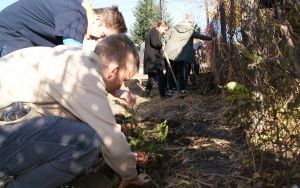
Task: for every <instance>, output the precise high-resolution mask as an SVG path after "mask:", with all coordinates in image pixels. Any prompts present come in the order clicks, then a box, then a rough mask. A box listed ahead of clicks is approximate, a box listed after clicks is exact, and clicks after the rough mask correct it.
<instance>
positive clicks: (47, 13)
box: [0, 0, 127, 57]
mask: <svg viewBox="0 0 300 188" xmlns="http://www.w3.org/2000/svg"><path fill="white" fill-rule="evenodd" d="M126 31H127V28H126V24H125V21H124V18H123V16H122V14H121V13H120V12H119V10H118V8H117V7H107V8H99V9H92V8H91V7H89V6H87V3H85V2H83V0H19V1H17V2H15V3H13V4H12V5H10V6H8V7H6V8H5V9H3V10H2V11H1V12H0V57H3V56H4V55H6V54H8V53H11V52H13V51H16V50H18V49H21V48H26V47H31V46H48V47H54V46H57V45H60V44H67V45H75V46H81V45H82V43H83V39H84V38H86V39H92V40H101V39H102V38H104V37H105V36H108V35H111V34H117V33H125V32H126Z"/></svg>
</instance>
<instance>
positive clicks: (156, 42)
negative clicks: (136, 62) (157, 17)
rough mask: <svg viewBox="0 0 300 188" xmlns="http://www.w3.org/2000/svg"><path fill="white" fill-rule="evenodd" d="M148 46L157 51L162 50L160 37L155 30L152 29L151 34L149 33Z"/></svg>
mask: <svg viewBox="0 0 300 188" xmlns="http://www.w3.org/2000/svg"><path fill="white" fill-rule="evenodd" d="M150 45H151V46H152V47H153V48H157V49H161V48H162V45H163V44H162V41H161V36H160V34H159V32H158V30H156V29H153V30H152V31H151V32H150Z"/></svg>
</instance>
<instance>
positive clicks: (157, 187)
mask: <svg viewBox="0 0 300 188" xmlns="http://www.w3.org/2000/svg"><path fill="white" fill-rule="evenodd" d="M151 183H152V184H153V185H154V186H155V187H156V188H159V185H158V184H157V183H156V182H155V181H154V180H153V179H151Z"/></svg>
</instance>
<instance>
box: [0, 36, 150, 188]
mask: <svg viewBox="0 0 300 188" xmlns="http://www.w3.org/2000/svg"><path fill="white" fill-rule="evenodd" d="M115 49H118V50H115ZM94 52H95V53H93V52H91V51H86V50H83V49H82V48H80V47H71V46H66V45H63V46H57V47H54V48H49V47H31V48H26V49H21V50H18V51H16V52H13V53H11V54H9V55H7V56H5V57H3V58H1V61H2V63H0V86H1V89H0V138H1V139H0V177H3V176H13V179H12V181H10V182H8V184H7V185H6V186H7V187H14V188H34V187H42V188H55V187H58V186H60V185H61V184H63V183H66V182H69V181H71V180H73V179H74V178H76V176H77V175H78V174H80V173H81V172H82V171H84V170H85V169H87V168H88V167H89V165H90V164H91V163H92V162H93V161H94V160H95V159H96V157H97V156H98V154H99V153H102V156H103V158H104V160H105V162H106V163H107V164H108V165H109V166H110V167H111V168H112V169H113V170H114V171H115V172H116V173H118V174H119V175H120V176H121V177H122V182H121V184H120V187H125V186H126V185H128V184H135V185H143V184H144V183H145V180H146V179H145V178H146V176H145V175H144V174H140V175H137V171H136V163H137V161H136V157H135V153H133V152H132V151H131V150H130V147H129V145H128V142H127V141H126V138H125V136H124V134H123V133H122V132H121V128H120V126H119V125H117V124H116V121H115V119H114V116H113V113H112V110H111V107H110V105H109V101H108V98H107V94H108V93H112V92H114V91H115V90H117V89H118V88H119V87H120V86H121V84H122V83H123V82H124V81H126V80H129V79H130V78H132V76H133V75H134V74H135V73H136V72H137V70H138V66H139V57H138V54H137V51H136V49H135V46H134V43H133V42H132V41H131V40H130V39H129V38H128V37H126V35H112V36H109V37H107V38H105V39H104V40H102V41H101V42H100V43H98V45H97V46H96V48H95V51H94ZM16 102H17V103H16Z"/></svg>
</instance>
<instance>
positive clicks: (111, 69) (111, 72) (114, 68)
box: [107, 63, 120, 80]
mask: <svg viewBox="0 0 300 188" xmlns="http://www.w3.org/2000/svg"><path fill="white" fill-rule="evenodd" d="M107 69H108V74H107V79H108V80H111V79H114V78H115V77H116V76H117V74H118V73H119V70H120V66H119V65H118V64H117V63H110V64H109V65H107Z"/></svg>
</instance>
